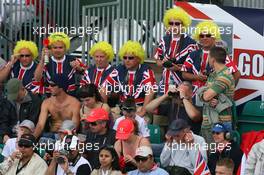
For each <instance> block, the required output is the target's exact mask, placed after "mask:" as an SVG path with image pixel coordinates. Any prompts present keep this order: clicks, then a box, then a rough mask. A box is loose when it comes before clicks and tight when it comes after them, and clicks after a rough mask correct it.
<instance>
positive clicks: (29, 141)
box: [18, 134, 36, 147]
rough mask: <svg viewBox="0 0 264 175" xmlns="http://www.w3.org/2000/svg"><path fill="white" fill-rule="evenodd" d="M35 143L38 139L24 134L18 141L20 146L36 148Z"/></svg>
mask: <svg viewBox="0 0 264 175" xmlns="http://www.w3.org/2000/svg"><path fill="white" fill-rule="evenodd" d="M35 143H36V138H35V137H34V136H33V135H32V134H23V135H22V136H21V137H20V139H19V141H18V146H20V147H21V146H25V147H30V146H34V144H35Z"/></svg>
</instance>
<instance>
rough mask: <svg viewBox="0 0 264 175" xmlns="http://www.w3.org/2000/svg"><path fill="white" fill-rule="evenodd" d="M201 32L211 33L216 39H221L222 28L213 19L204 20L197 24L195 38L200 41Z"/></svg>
mask: <svg viewBox="0 0 264 175" xmlns="http://www.w3.org/2000/svg"><path fill="white" fill-rule="evenodd" d="M201 33H208V34H211V35H212V36H213V37H214V38H215V40H221V35H220V30H219V27H218V25H217V24H216V23H214V22H213V21H203V22H200V23H198V24H197V25H196V27H195V31H194V34H193V38H194V39H195V40H196V41H198V40H199V35H200V34H201Z"/></svg>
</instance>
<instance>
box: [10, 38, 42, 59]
mask: <svg viewBox="0 0 264 175" xmlns="http://www.w3.org/2000/svg"><path fill="white" fill-rule="evenodd" d="M21 49H28V50H29V51H30V52H31V54H32V57H33V59H36V58H37V57H38V47H37V45H36V44H35V43H34V42H32V41H26V40H20V41H18V42H17V44H16V47H15V49H14V54H15V55H16V54H19V51H20V50H21Z"/></svg>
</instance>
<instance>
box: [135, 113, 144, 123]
mask: <svg viewBox="0 0 264 175" xmlns="http://www.w3.org/2000/svg"><path fill="white" fill-rule="evenodd" d="M135 119H136V120H137V121H138V123H145V119H144V118H143V117H140V116H139V115H137V114H136V118H135Z"/></svg>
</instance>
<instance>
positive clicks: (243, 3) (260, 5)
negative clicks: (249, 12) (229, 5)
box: [233, 0, 264, 9]
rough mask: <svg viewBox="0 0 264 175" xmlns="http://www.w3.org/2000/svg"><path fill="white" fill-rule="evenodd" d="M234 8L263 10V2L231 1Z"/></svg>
mask: <svg viewBox="0 0 264 175" xmlns="http://www.w3.org/2000/svg"><path fill="white" fill-rule="evenodd" d="M233 1H234V6H235V7H246V8H257V9H264V1H263V0H233Z"/></svg>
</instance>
